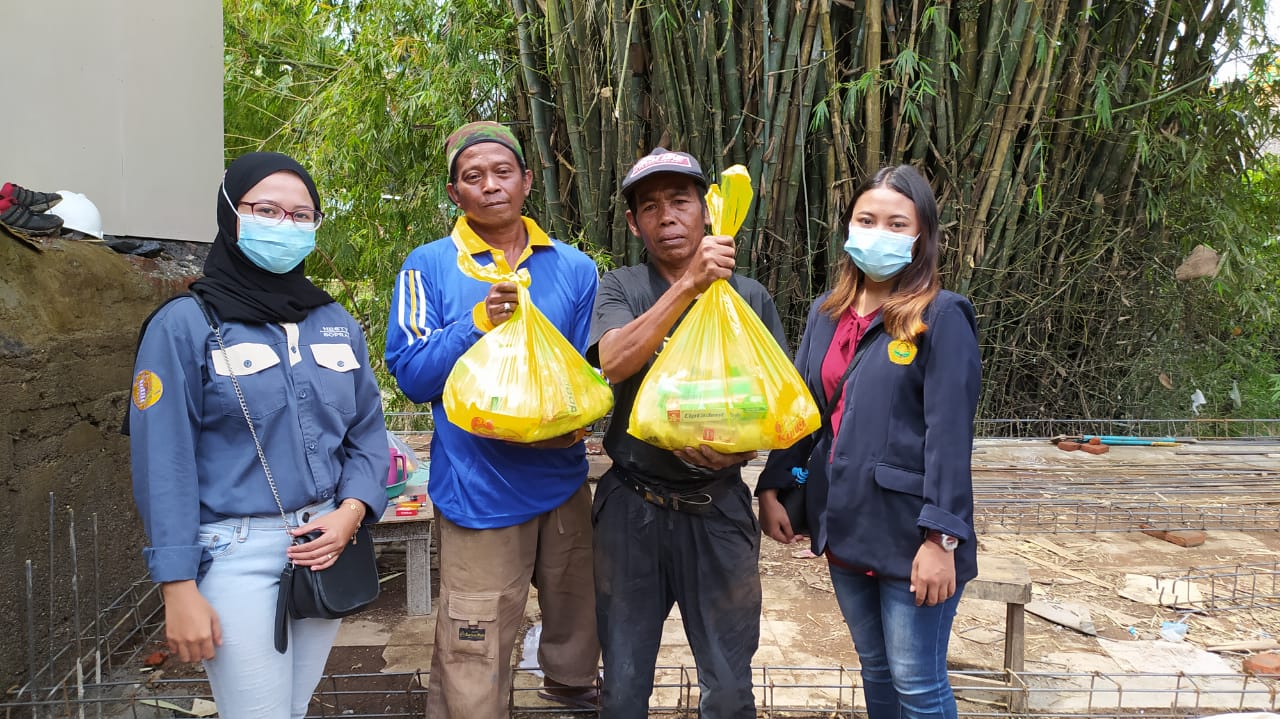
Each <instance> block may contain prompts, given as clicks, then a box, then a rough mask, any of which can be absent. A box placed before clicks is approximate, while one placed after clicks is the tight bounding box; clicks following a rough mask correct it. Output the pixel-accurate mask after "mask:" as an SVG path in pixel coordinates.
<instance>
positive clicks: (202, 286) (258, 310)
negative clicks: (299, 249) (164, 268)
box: [190, 152, 333, 324]
mask: <svg viewBox="0 0 1280 719" xmlns="http://www.w3.org/2000/svg"><path fill="white" fill-rule="evenodd" d="M282 170H283V171H287V172H292V173H293V174H295V175H297V176H298V177H300V178H302V182H303V183H304V184H306V186H307V192H309V193H311V200H312V201H313V202H314V203H315V208H316V209H317V210H319V209H320V194H319V193H318V192H316V183H315V182H314V181H313V180H312V179H311V175H310V174H308V173H307V171H306V170H305V169H303V167H302V165H299V164H298V163H297V162H295V161H294V160H293V159H292V158H290V157H288V156H286V155H281V154H280V153H278V152H250V153H248V154H246V155H241V156H240V157H238V158H236V159H235V160H234V161H233V162H232V163H231V165H230V166H229V167H228V168H227V172H226V174H224V175H223V178H222V186H220V187H219V188H218V236H217V237H216V238H214V240H213V248H212V249H211V250H209V256H208V257H207V258H206V259H205V261H204V277H201V278H200V279H198V280H196V281H195V282H193V283H191V288H190V289H191V291H192V292H194V293H195V294H197V295H199V296H200V298H201V299H202V300H204V301H205V304H207V305H209V306H210V307H211V308H213V311H214V313H215V314H216V315H217V317H218V318H219V319H220V320H224V321H225V320H235V321H239V322H251V323H257V324H267V323H271V322H300V321H302V320H303V319H304V318H305V317H306V316H307V312H308V311H309V310H310V309H311V308H313V307H319V306H320V305H324V304H328V303H330V302H333V298H332V297H330V296H329V293H327V292H325V291H324V290H322V289H320V288H319V287H316V286H315V285H313V284H311V280H308V279H307V276H306V274H305V273H304V272H303V265H304V263H301V262H300V263H298V266H297V267H295V268H293V269H292V270H289V271H288V272H286V273H284V274H282V275H278V274H276V273H274V272H268V271H266V270H264V269H262V268H260V267H258V266H257V265H255V264H253V262H251V261H249V258H247V257H245V256H244V253H242V252H241V251H240V248H239V247H238V246H237V244H236V242H237V239H236V230H237V227H238V226H239V221H240V218H239V215H238V213H237V212H236V207H235V205H234V204H233V203H236V202H239V201H240V198H242V197H244V195H245V193H246V192H248V191H249V190H251V189H253V186H254V185H256V184H258V183H259V182H262V180H263V179H265V178H266V177H267V176H268V175H272V174H275V173H277V172H280V171H282ZM224 187H225V189H226V197H224V196H223V188H224ZM227 198H230V202H228V200H227Z"/></svg>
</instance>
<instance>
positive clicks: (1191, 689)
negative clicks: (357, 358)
mask: <svg viewBox="0 0 1280 719" xmlns="http://www.w3.org/2000/svg"><path fill="white" fill-rule="evenodd" d="M534 672H536V670H533V669H519V670H516V680H515V688H513V690H512V692H511V705H510V706H511V708H512V715H513V716H514V717H517V718H533V717H540V716H547V715H552V714H554V715H565V714H572V715H583V716H587V715H593V714H594V713H595V712H594V711H593V710H575V709H567V708H565V707H562V706H558V705H550V704H548V703H546V702H545V701H543V700H540V699H538V698H537V697H536V696H535V694H536V691H537V687H536V684H537V683H538V682H539V680H538V679H537V677H536V676H535V675H533V673H534ZM753 674H754V679H755V685H756V687H755V694H756V702H757V708H758V709H759V710H760V711H762V712H764V715H765V716H768V717H848V718H849V719H853V717H855V716H863V715H865V705H864V704H863V703H862V697H861V692H860V690H859V689H858V686H859V679H858V675H857V672H856V670H855V669H850V668H846V667H784V666H777V667H774V666H758V667H756V668H754V669H753ZM522 675H523V679H522ZM658 676H659V680H658V681H656V682H655V686H654V692H655V693H654V697H655V699H654V701H653V702H652V704H651V706H650V712H649V713H650V716H690V717H691V716H697V702H698V696H699V694H698V684H697V672H696V670H695V669H693V668H691V667H685V666H666V667H659V668H658ZM427 679H428V677H427V675H426V673H423V672H406V673H389V674H378V673H357V674H333V675H328V676H325V677H324V678H323V679H322V680H321V682H320V686H319V687H317V689H316V693H315V695H314V696H313V697H312V703H311V710H310V711H309V712H308V715H307V716H308V717H325V718H328V717H344V718H346V717H351V718H353V719H360V718H362V717H364V718H370V719H372V718H378V719H392V718H398V717H416V718H417V717H422V716H423V715H424V713H425V711H426V694H427V689H426V686H427V684H428V681H427ZM952 683H953V685H954V686H955V691H956V697H957V700H958V702H959V708H960V716H964V717H997V716H998V717H1008V716H1022V715H1026V716H1036V717H1074V718H1078V717H1085V718H1094V717H1096V718H1099V719H1100V718H1102V717H1117V718H1120V717H1132V716H1134V715H1135V714H1141V715H1142V716H1143V717H1155V718H1157V719H1160V718H1163V717H1168V718H1170V719H1173V718H1175V717H1184V716H1191V715H1195V714H1203V713H1205V712H1206V711H1215V712H1217V711H1270V712H1275V711H1277V710H1278V709H1280V679H1276V678H1271V679H1264V678H1259V677H1254V676H1250V675H1235V674H1194V675H1193V674H1182V673H1177V674H1174V673H1141V674H1138V673H1133V674H1102V673H1098V672H1094V673H1086V672H1018V673H1009V672H980V671H960V672H952ZM86 689H87V692H86V693H85V694H84V695H81V696H75V695H73V693H71V692H61V693H51V694H49V695H46V696H45V697H43V698H41V699H27V700H17V701H9V702H0V711H3V712H4V716H6V717H13V718H14V719H19V718H22V717H32V718H33V719H34V718H39V719H71V718H72V717H75V718H77V719H80V718H82V717H98V718H101V719H159V717H172V716H185V715H186V714H185V712H186V711H187V710H190V709H191V708H192V707H193V704H194V703H195V702H196V701H197V700H205V701H211V700H212V695H211V693H210V691H209V686H208V682H207V681H206V680H204V679H165V678H161V679H158V680H156V679H152V680H148V679H146V678H145V677H138V678H135V679H131V680H117V681H110V682H103V683H99V684H92V685H88V686H86ZM170 707H177V708H178V709H177V711H176V712H175V710H174V709H172V708H170ZM1010 707H1013V708H1012V709H1011V708H1010Z"/></svg>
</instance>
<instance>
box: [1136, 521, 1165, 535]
mask: <svg viewBox="0 0 1280 719" xmlns="http://www.w3.org/2000/svg"><path fill="white" fill-rule="evenodd" d="M1139 526H1141V527H1142V533H1143V534H1145V535H1147V536H1148V537H1155V538H1156V539H1164V535H1166V534H1168V533H1169V532H1168V531H1166V530H1164V529H1152V528H1151V525H1150V524H1142V525H1139Z"/></svg>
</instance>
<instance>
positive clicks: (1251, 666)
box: [1244, 652, 1280, 677]
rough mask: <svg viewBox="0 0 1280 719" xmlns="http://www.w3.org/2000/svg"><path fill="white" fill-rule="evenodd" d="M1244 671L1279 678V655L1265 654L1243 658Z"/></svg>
mask: <svg viewBox="0 0 1280 719" xmlns="http://www.w3.org/2000/svg"><path fill="white" fill-rule="evenodd" d="M1244 670H1245V671H1246V672H1249V673H1251V674H1258V675H1261V676H1269V677H1280V653H1276V652H1266V653H1263V654H1254V655H1253V656H1250V657H1245V660H1244Z"/></svg>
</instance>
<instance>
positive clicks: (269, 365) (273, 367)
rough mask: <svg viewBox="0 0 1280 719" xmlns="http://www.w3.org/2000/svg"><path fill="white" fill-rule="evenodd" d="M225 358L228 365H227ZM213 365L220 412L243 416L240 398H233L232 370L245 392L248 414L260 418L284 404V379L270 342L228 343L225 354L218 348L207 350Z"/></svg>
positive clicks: (278, 359)
mask: <svg viewBox="0 0 1280 719" xmlns="http://www.w3.org/2000/svg"><path fill="white" fill-rule="evenodd" d="M227 359H229V360H230V362H231V366H230V367H228V366H227V361H226V360H227ZM210 360H211V366H212V367H213V372H214V377H213V383H214V387H215V388H216V390H217V392H218V399H219V403H220V404H221V405H222V413H223V414H225V415H228V416H232V417H242V416H244V415H243V412H242V411H241V410H240V400H239V399H237V398H236V389H235V385H233V384H232V382H231V373H232V372H235V376H236V379H237V380H239V382H240V389H241V391H243V392H244V401H245V404H246V405H247V406H248V407H249V416H250V417H253V418H254V419H262V418H264V417H267V416H269V415H271V414H274V413H276V412H279V411H280V409H281V408H282V407H284V406H285V394H284V393H285V382H284V377H283V376H282V375H281V370H280V369H277V368H278V367H279V365H280V357H279V355H277V354H276V351H275V350H274V349H272V348H271V345H266V344H260V343H257V342H241V343H239V344H234V345H229V346H228V347H227V354H226V358H224V357H223V354H222V350H221V349H220V348H214V350H213V351H212V352H211V353H210Z"/></svg>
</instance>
